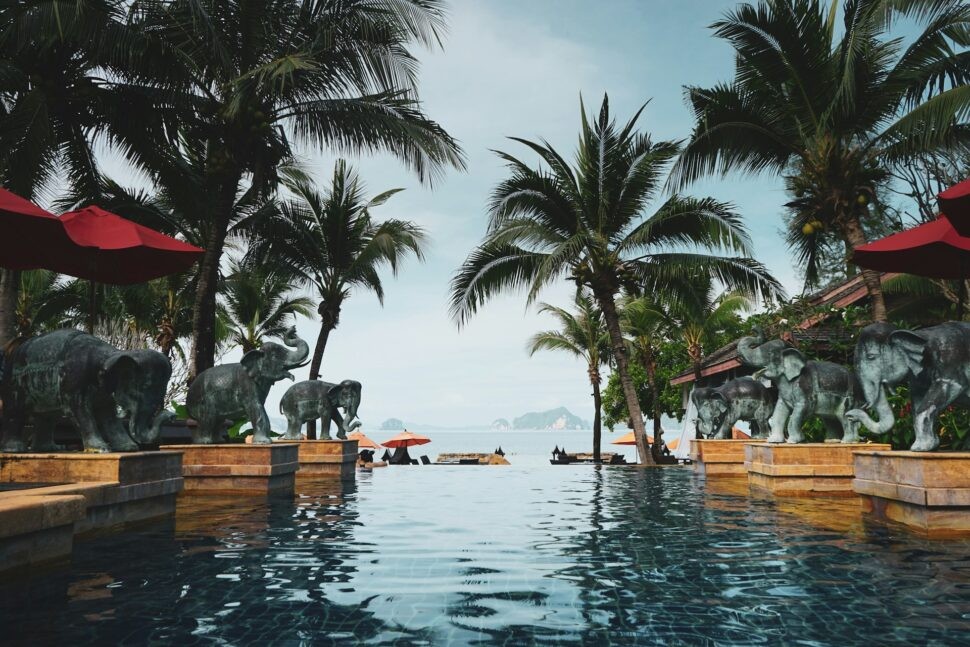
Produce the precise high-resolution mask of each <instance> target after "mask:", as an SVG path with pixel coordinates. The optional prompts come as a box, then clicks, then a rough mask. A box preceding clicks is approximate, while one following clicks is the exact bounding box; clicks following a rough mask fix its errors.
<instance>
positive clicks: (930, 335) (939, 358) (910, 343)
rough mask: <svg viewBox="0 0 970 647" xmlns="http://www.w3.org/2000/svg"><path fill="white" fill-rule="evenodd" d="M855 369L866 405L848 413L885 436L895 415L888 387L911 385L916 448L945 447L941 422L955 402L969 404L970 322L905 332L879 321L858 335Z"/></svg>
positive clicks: (948, 323) (891, 426)
mask: <svg viewBox="0 0 970 647" xmlns="http://www.w3.org/2000/svg"><path fill="white" fill-rule="evenodd" d="M855 367H856V374H857V375H858V378H859V382H860V383H861V385H862V392H863V395H864V396H865V405H866V408H867V409H870V410H873V411H874V412H875V413H876V415H877V416H878V417H879V421H878V422H875V421H873V420H872V418H871V417H869V415H868V414H867V413H866V412H865V411H863V410H862V408H861V407H860V408H859V409H857V410H852V411H850V412H849V413H848V414H847V415H848V416H850V417H851V418H852V419H853V420H856V421H858V422H859V423H861V424H862V425H863V426H864V427H865V428H866V429H868V430H869V431H870V432H872V433H876V434H884V433H886V432H888V431H889V430H890V429H892V428H893V423H894V422H895V419H894V417H893V410H892V407H890V406H889V396H888V389H891V388H893V387H896V386H899V385H900V384H903V383H907V384H908V385H909V394H910V398H911V399H912V403H913V426H914V428H915V431H916V441H915V442H914V443H913V445H912V447H910V449H911V450H912V451H914V452H931V451H933V450H934V449H936V448H937V447H939V445H940V439H939V436H938V434H937V421H938V418H939V415H940V413H941V412H942V411H943V410H944V409H946V408H947V407H948V406H950V405H951V404H955V405H957V406H961V407H967V406H970V323H961V322H954V321H950V322H947V323H944V324H940V325H938V326H932V327H930V328H923V329H922V330H901V329H897V328H895V327H893V326H891V325H889V324H887V323H874V324H871V325H869V326H866V327H865V328H863V329H862V331H861V332H860V333H859V339H858V341H857V342H856V348H855Z"/></svg>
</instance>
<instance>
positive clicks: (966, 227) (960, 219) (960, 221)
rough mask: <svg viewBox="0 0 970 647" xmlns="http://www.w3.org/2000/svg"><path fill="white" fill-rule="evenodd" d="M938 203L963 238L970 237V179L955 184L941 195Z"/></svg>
mask: <svg viewBox="0 0 970 647" xmlns="http://www.w3.org/2000/svg"><path fill="white" fill-rule="evenodd" d="M936 197H937V201H938V202H939V204H940V211H942V212H943V213H945V214H946V215H947V216H948V217H949V218H950V222H952V223H953V227H954V228H955V229H956V230H957V231H958V232H960V234H961V235H963V236H970V178H968V179H966V180H964V181H963V182H960V183H959V184H954V185H953V186H951V187H950V188H949V189H947V190H946V191H943V192H942V193H940V194H939V195H938V196H936Z"/></svg>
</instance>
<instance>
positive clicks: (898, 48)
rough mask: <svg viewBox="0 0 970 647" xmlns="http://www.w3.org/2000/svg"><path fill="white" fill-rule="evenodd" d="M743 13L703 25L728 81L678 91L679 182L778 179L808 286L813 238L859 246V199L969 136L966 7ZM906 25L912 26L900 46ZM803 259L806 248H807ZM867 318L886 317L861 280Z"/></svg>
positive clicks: (881, 2) (874, 281) (804, 7)
mask: <svg viewBox="0 0 970 647" xmlns="http://www.w3.org/2000/svg"><path fill="white" fill-rule="evenodd" d="M838 4H839V3H837V2H835V1H833V2H832V3H831V6H830V7H829V8H828V10H827V11H826V9H825V8H824V7H823V6H822V2H821V1H820V0H784V1H782V0H762V2H760V3H759V4H757V5H756V6H754V5H751V4H742V5H739V6H738V7H737V8H735V9H733V10H731V11H730V12H728V13H727V14H726V15H725V17H724V18H723V19H722V20H720V21H718V22H716V23H714V25H713V26H712V27H713V29H714V33H715V35H717V36H718V37H719V38H723V39H725V40H726V41H728V42H729V43H730V44H731V46H732V47H733V48H734V50H735V54H736V71H735V77H734V80H733V81H731V82H730V83H722V84H719V85H715V86H714V87H712V88H699V87H689V88H687V96H688V102H689V104H690V106H691V109H692V111H693V113H694V117H695V119H696V125H695V126H694V132H693V135H692V136H691V138H690V141H689V143H688V144H687V145H686V147H685V149H684V153H683V155H682V157H681V159H680V160H679V161H678V164H677V167H676V169H675V172H674V174H673V178H674V180H675V181H676V183H677V184H681V183H683V182H687V181H691V180H694V179H695V178H698V177H701V176H703V175H706V174H710V173H714V172H721V173H727V172H728V171H731V170H738V171H742V172H754V173H761V172H767V173H783V174H785V175H786V187H787V189H788V191H789V193H790V194H791V196H792V198H793V199H792V201H791V202H789V203H788V207H789V209H790V210H791V211H792V215H793V218H792V222H791V231H792V232H793V236H792V237H791V238H790V240H791V241H792V242H794V243H795V244H796V250H798V251H799V254H800V257H801V258H800V260H801V261H802V262H803V263H805V264H806V265H807V273H806V276H807V278H808V279H809V282H811V279H812V277H813V274H814V272H815V261H816V256H815V251H817V250H818V246H817V245H816V240H815V238H817V237H822V236H825V235H826V232H834V234H835V235H837V236H838V237H839V238H840V239H841V242H842V244H843V245H844V247H845V250H846V258H849V256H850V253H851V251H852V249H854V248H856V247H858V246H860V245H863V244H865V242H866V240H867V236H866V232H865V230H864V227H863V220H864V215H865V214H866V213H867V210H868V204H869V202H870V201H871V200H872V199H873V198H874V197H877V195H878V189H880V187H882V186H884V184H885V182H886V181H887V179H888V171H889V170H890V169H891V168H892V167H893V165H896V164H899V163H902V162H905V161H906V160H908V159H911V158H912V157H913V156H916V155H920V154H925V153H928V152H933V151H935V150H939V149H941V148H956V147H959V146H965V145H966V143H967V140H968V134H970V129H968V128H967V123H966V118H967V115H968V114H970V85H968V84H970V59H968V58H967V54H966V51H965V48H966V47H967V46H968V45H970V32H968V30H967V24H968V22H970V5H968V4H967V3H966V2H962V1H961V0H911V1H909V2H897V1H895V0H848V1H847V2H845V4H844V8H843V11H844V15H843V25H844V26H843V29H842V30H841V33H840V32H839V30H837V29H836V18H837V15H836V14H837V10H838ZM899 17H903V18H906V19H909V20H911V21H913V22H915V23H916V24H917V25H918V26H921V27H922V31H921V32H920V33H919V34H918V35H917V36H916V38H915V39H914V40H913V41H912V42H911V44H909V45H908V46H907V47H903V41H902V40H901V39H898V38H890V33H889V32H890V29H891V27H892V26H893V24H894V22H895V21H896V19H897V18H899ZM813 250H814V251H813ZM862 276H863V279H864V280H865V284H866V288H867V290H868V292H869V295H870V297H871V301H872V316H873V319H875V320H877V321H884V320H885V319H886V305H885V300H884V298H883V294H882V288H881V285H880V279H879V273H878V272H874V271H871V270H865V269H863V270H862Z"/></svg>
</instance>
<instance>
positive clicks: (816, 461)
mask: <svg viewBox="0 0 970 647" xmlns="http://www.w3.org/2000/svg"><path fill="white" fill-rule="evenodd" d="M861 450H875V451H889V450H890V446H889V445H886V444H876V443H844V444H843V443H800V444H787V443H764V442H750V441H748V442H747V444H746V445H745V448H744V466H745V469H747V472H748V483H749V484H750V485H751V486H752V487H755V488H758V489H761V490H766V491H768V492H771V493H772V494H775V495H778V496H843V497H845V496H855V492H854V491H853V490H852V479H853V475H854V459H853V454H854V452H857V451H861Z"/></svg>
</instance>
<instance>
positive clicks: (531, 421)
mask: <svg viewBox="0 0 970 647" xmlns="http://www.w3.org/2000/svg"><path fill="white" fill-rule="evenodd" d="M512 428H513V429H589V428H590V424H589V423H588V422H586V421H585V420H583V419H582V418H579V417H577V416H574V415H573V414H571V413H570V412H569V410H568V409H567V408H566V407H559V408H558V409H550V410H549V411H541V412H537V413H536V412H533V413H527V414H525V415H522V416H519V417H518V418H516V419H515V420H513V421H512Z"/></svg>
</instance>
